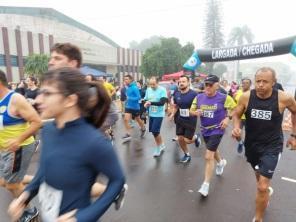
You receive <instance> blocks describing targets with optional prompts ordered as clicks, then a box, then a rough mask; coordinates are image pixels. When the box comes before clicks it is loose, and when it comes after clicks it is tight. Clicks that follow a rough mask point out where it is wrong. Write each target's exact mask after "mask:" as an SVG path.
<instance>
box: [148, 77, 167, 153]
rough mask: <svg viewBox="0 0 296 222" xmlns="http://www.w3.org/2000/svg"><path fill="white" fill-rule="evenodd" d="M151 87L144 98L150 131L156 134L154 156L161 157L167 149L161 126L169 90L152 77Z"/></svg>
mask: <svg viewBox="0 0 296 222" xmlns="http://www.w3.org/2000/svg"><path fill="white" fill-rule="evenodd" d="M149 86H150V87H149V88H148V89H147V91H146V95H145V98H144V101H145V104H144V106H145V108H148V107H149V110H148V112H149V132H151V133H152V134H153V136H154V140H155V143H156V147H155V148H154V153H153V156H154V157H159V156H160V155H161V153H162V152H163V151H164V149H165V145H164V143H163V140H162V137H161V135H160V128H161V123H162V120H163V117H164V116H165V107H164V106H165V103H166V102H167V100H168V98H167V91H166V89H165V88H164V87H162V86H159V85H158V79H157V78H156V77H151V78H150V80H149Z"/></svg>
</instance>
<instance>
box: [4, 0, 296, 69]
mask: <svg viewBox="0 0 296 222" xmlns="http://www.w3.org/2000/svg"><path fill="white" fill-rule="evenodd" d="M0 5H2V6H3V5H6V6H28V7H49V8H54V9H56V10H58V11H59V12H61V13H64V14H65V15H68V16H70V17H72V18H74V19H76V20H77V21H79V22H81V23H83V24H85V25H87V26H89V27H91V28H93V29H95V30H97V31H98V32H100V33H102V34H104V35H106V36H108V37H109V38H111V39H112V40H113V41H115V42H116V43H118V44H119V45H120V46H122V47H128V46H129V42H131V41H132V40H136V41H138V42H139V41H141V40H142V39H144V38H149V37H150V36H152V35H161V36H164V37H177V38H179V39H180V41H181V43H182V44H185V43H186V42H193V43H194V45H195V47H196V48H201V47H202V43H203V42H202V32H203V25H204V18H205V13H206V7H205V6H206V0H145V1H144V0H104V1H102V0H98V1H94V0H82V1H67V0H64V1H63V0H0ZM295 5H296V1H295V0H281V1H271V0H223V1H222V19H223V24H224V33H225V36H226V39H227V36H228V34H229V32H230V30H231V28H233V27H235V26H243V25H248V26H249V27H250V29H251V30H252V31H253V33H254V35H255V42H261V41H267V40H273V39H278V38H284V37H288V36H292V35H296V31H295V22H294V21H295ZM280 58H282V57H280ZM283 58H287V60H291V59H294V58H293V57H292V56H285V57H283ZM294 62H295V64H296V58H295V61H294Z"/></svg>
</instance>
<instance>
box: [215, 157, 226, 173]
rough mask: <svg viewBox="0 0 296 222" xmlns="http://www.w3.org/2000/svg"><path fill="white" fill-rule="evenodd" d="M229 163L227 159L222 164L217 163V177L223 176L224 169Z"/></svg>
mask: <svg viewBox="0 0 296 222" xmlns="http://www.w3.org/2000/svg"><path fill="white" fill-rule="evenodd" d="M226 164H227V161H226V160H225V159H222V160H221V161H220V163H217V165H216V175H217V176H221V175H222V174H223V171H224V167H225V166H226Z"/></svg>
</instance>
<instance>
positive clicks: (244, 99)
mask: <svg viewBox="0 0 296 222" xmlns="http://www.w3.org/2000/svg"><path fill="white" fill-rule="evenodd" d="M249 98H250V92H247V93H244V94H242V95H241V97H240V98H239V100H238V104H237V106H236V108H235V109H234V110H233V113H232V119H233V130H232V136H233V137H234V138H236V139H240V137H241V129H240V124H241V117H242V115H243V114H244V112H245V111H246V109H247V103H248V101H249Z"/></svg>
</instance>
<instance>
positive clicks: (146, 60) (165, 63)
mask: <svg viewBox="0 0 296 222" xmlns="http://www.w3.org/2000/svg"><path fill="white" fill-rule="evenodd" d="M193 50H194V45H193V44H192V43H187V44H186V45H185V46H183V47H182V46H181V44H180V43H179V39H177V38H162V39H161V41H160V44H158V45H154V46H152V47H151V48H149V49H147V50H146V52H145V53H144V55H143V58H142V60H143V61H142V66H141V72H142V73H143V74H144V75H145V76H146V77H150V76H154V75H156V76H162V75H163V74H166V73H174V72H177V71H180V70H181V69H182V65H183V64H184V63H185V62H186V60H187V59H188V57H190V55H191V54H192V52H193Z"/></svg>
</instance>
